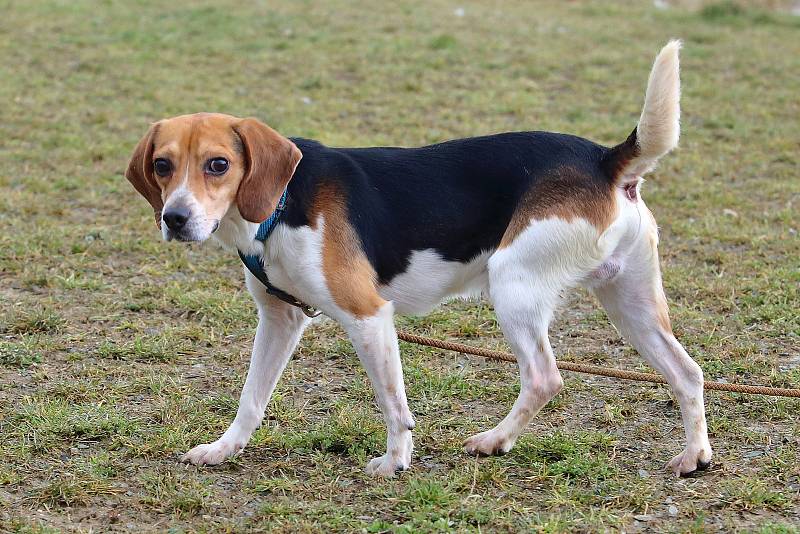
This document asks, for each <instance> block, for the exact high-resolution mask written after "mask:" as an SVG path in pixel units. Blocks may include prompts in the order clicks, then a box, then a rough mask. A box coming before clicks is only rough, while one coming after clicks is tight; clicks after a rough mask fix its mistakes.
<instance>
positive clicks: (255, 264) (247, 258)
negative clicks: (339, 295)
mask: <svg viewBox="0 0 800 534" xmlns="http://www.w3.org/2000/svg"><path fill="white" fill-rule="evenodd" d="M285 208H286V191H285V190H284V192H283V195H281V199H280V200H279V201H278V205H277V206H276V207H275V211H273V212H272V215H270V216H269V217H268V218H267V220H266V221H264V222H262V223H261V225H259V227H258V231H257V232H256V241H261V242H262V243H266V242H267V239H269V236H270V234H271V233H272V231H273V230H274V229H275V225H276V224H277V223H278V219H280V217H281V214H282V213H283V210H284V209H285ZM238 252H239V259H241V260H242V263H244V266H245V267H247V270H248V271H250V272H251V273H253V276H255V277H256V278H258V281H259V282H261V283H262V284H264V288H265V289H266V290H267V293H269V294H270V295H273V296H274V297H277V298H279V299H281V300H282V301H284V302H286V303H288V304H291V305H292V306H297V307H298V308H300V309H301V310H303V313H304V314H306V315H307V316H308V317H316V316H317V315H319V314H320V313H322V312H321V311H319V310H315V309H314V308H312V307H311V306H309V305H308V304H306V303H304V302H302V301H300V300H298V299H296V298H295V297H293V296H291V295H290V294H289V293H287V292H285V291H282V290H280V289H278V288H277V287H275V286H273V285H272V283H271V282H270V281H269V278H268V277H267V273H266V271H265V270H264V259H263V258H262V257H261V256H258V255H256V254H243V253H242V251H241V250H240V251H238Z"/></svg>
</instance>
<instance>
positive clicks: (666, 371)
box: [594, 208, 711, 476]
mask: <svg viewBox="0 0 800 534" xmlns="http://www.w3.org/2000/svg"><path fill="white" fill-rule="evenodd" d="M645 209H646V208H645ZM648 215H649V214H648ZM643 221H644V226H643V228H642V231H641V232H640V234H639V235H638V236H637V239H636V242H635V243H634V244H633V246H632V248H631V250H630V251H629V252H628V253H627V254H626V257H625V258H623V259H622V263H623V266H622V269H621V270H620V272H619V274H617V275H616V276H615V277H614V278H613V279H612V280H610V281H608V282H606V283H605V284H602V285H599V286H595V287H594V292H595V294H596V295H597V297H598V298H599V299H600V302H602V304H603V307H604V308H605V309H606V312H607V313H608V316H609V318H610V319H611V321H612V322H613V323H614V325H615V326H616V327H617V329H618V330H619V332H620V333H621V334H622V336H623V337H625V339H627V340H628V341H629V342H630V343H631V345H633V346H634V347H635V348H636V350H637V351H638V352H639V354H641V355H642V357H644V358H645V359H646V360H647V361H648V363H650V365H652V366H653V367H654V368H655V369H657V370H658V371H659V372H660V373H661V374H662V375H664V377H665V378H666V379H667V382H668V383H669V385H670V387H671V388H672V391H673V392H674V393H675V396H676V397H677V399H678V402H679V403H680V407H681V414H682V417H683V427H684V431H685V432H686V440H687V446H686V448H685V449H684V451H683V452H682V453H681V454H679V455H677V456H675V457H674V458H673V459H672V460H671V461H670V462H669V464H668V467H669V468H670V469H672V470H673V471H674V472H675V473H676V474H678V475H681V476H685V475H688V474H689V473H691V472H693V471H696V470H703V469H705V468H706V467H708V465H709V463H710V462H711V445H710V444H709V441H708V431H707V429H706V416H705V408H704V406H703V372H702V370H701V369H700V366H698V365H697V363H695V362H694V360H692V359H691V358H690V357H689V355H688V354H687V353H686V351H685V350H684V348H683V347H682V346H681V344H680V343H679V342H678V340H677V339H675V336H674V335H673V333H672V327H671V325H670V320H669V314H668V310H667V301H666V298H665V296H664V290H663V288H662V285H661V271H660V269H659V265H658V249H657V245H658V235H657V233H656V227H655V223H654V222H653V220H652V217H650V216H647V217H644V218H643Z"/></svg>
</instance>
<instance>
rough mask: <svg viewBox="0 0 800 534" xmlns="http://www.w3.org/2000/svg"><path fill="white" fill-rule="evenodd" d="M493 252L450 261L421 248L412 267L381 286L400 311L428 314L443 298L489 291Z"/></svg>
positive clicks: (382, 294)
mask: <svg viewBox="0 0 800 534" xmlns="http://www.w3.org/2000/svg"><path fill="white" fill-rule="evenodd" d="M491 255H492V252H484V253H482V254H480V255H478V256H476V257H475V258H473V259H472V260H471V261H470V262H468V263H461V262H458V261H446V260H445V259H443V258H442V256H441V255H440V254H439V253H437V252H436V251H434V250H430V249H428V250H417V251H414V253H413V254H412V255H411V260H410V262H409V265H408V269H406V270H405V272H403V273H401V274H399V275H397V276H395V277H394V278H392V280H391V282H389V283H388V284H386V285H384V286H381V287H380V288H379V293H380V295H381V297H383V298H384V299H386V300H390V301H392V302H393V303H394V309H395V311H396V312H397V313H400V314H413V315H421V314H425V313H428V312H429V311H431V310H432V309H433V308H435V307H436V306H437V305H438V304H439V303H441V302H442V301H443V300H447V299H449V298H456V297H463V298H468V297H475V296H479V295H480V294H481V293H484V292H486V290H487V288H488V287H489V277H488V274H487V270H486V264H487V262H488V260H489V257H490V256H491Z"/></svg>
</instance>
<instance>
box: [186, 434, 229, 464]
mask: <svg viewBox="0 0 800 534" xmlns="http://www.w3.org/2000/svg"><path fill="white" fill-rule="evenodd" d="M241 450H242V447H240V446H236V445H235V444H234V443H231V442H228V441H222V440H217V441H215V442H214V443H203V444H202V445H198V446H197V447H195V448H193V449H192V450H190V451H189V452H187V453H186V454H184V455H183V456H181V462H185V463H190V464H194V465H218V464H221V463H222V462H224V461H225V460H226V459H228V458H230V457H231V456H233V455H234V454H236V453H237V452H239V451H241Z"/></svg>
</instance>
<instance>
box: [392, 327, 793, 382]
mask: <svg viewBox="0 0 800 534" xmlns="http://www.w3.org/2000/svg"><path fill="white" fill-rule="evenodd" d="M397 337H398V338H399V339H402V340H403V341H407V342H408V343H415V344H417V345H427V346H428V347H434V348H437V349H444V350H452V351H455V352H463V353H465V354H474V355H475V356H483V357H484V358H489V359H491V360H500V361H504V362H512V363H516V362H517V359H516V358H515V357H514V355H513V354H509V353H508V352H503V351H499V350H491V349H484V348H480V347H472V346H470V345H462V344H461V343H453V342H451V341H442V340H439V339H431V338H429V337H424V336H418V335H416V334H409V333H407V332H397ZM558 368H559V369H561V370H563V371H573V372H576V373H588V374H591V375H600V376H608V377H611V378H622V379H625V380H638V381H640V382H652V383H654V384H666V383H667V381H666V380H665V379H664V377H662V376H659V375H654V374H652V373H639V372H637V371H625V370H622V369H612V368H610V367H600V366H599V365H587V364H582V363H571V362H558ZM703 388H704V389H710V390H716V391H731V392H733V393H747V394H750V395H771V396H773V397H797V398H800V389H792V388H773V387H768V386H751V385H749V384H728V383H725V382H704V383H703Z"/></svg>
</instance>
